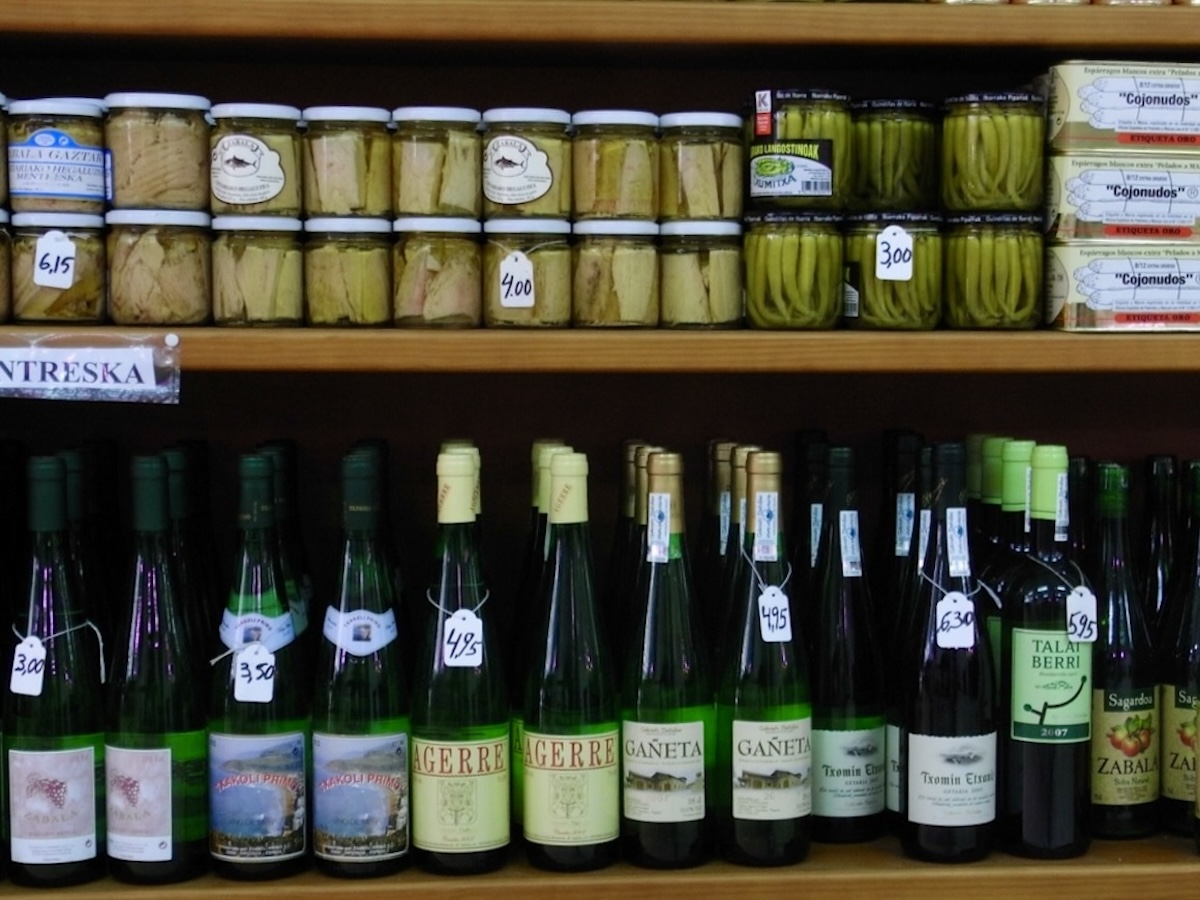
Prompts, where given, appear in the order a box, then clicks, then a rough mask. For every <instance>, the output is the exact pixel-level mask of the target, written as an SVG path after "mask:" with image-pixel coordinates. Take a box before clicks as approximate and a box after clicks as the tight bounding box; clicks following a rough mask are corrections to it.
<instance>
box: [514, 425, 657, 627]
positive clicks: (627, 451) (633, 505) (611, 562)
mask: <svg viewBox="0 0 1200 900" xmlns="http://www.w3.org/2000/svg"><path fill="white" fill-rule="evenodd" d="M645 443H646V442H645V441H644V440H642V439H641V438H626V439H625V440H623V441H622V442H621V471H620V474H619V477H618V479H617V491H618V493H617V522H616V525H615V527H614V528H613V537H612V544H611V545H610V547H609V552H608V569H607V570H606V572H605V579H604V594H603V600H602V602H601V609H603V610H604V617H605V619H606V620H607V621H608V624H609V626H612V625H614V624H615V622H616V621H619V620H620V613H621V610H620V608H619V606H618V605H617V604H618V599H619V598H623V597H624V594H623V592H622V585H623V584H624V583H625V579H626V574H625V573H626V569H627V567H628V566H630V565H632V564H633V561H634V560H636V558H637V537H638V525H637V450H638V447H640V446H642V445H643V444H645ZM534 465H535V466H536V465H537V461H536V460H535V461H534ZM535 503H536V498H535ZM542 535H543V537H544V536H545V531H544V530H543V532H542ZM539 549H544V548H539ZM610 638H611V635H610Z"/></svg>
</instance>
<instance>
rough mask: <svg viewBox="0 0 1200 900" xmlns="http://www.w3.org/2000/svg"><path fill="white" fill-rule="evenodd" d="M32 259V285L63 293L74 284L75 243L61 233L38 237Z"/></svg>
mask: <svg viewBox="0 0 1200 900" xmlns="http://www.w3.org/2000/svg"><path fill="white" fill-rule="evenodd" d="M33 257H34V260H35V265H34V267H33V283H34V284H36V285H38V286H39V287H48V288H58V289H59V290H63V291H65V290H66V289H67V288H69V287H70V286H71V285H73V284H74V283H75V242H74V241H72V240H71V239H70V238H69V237H67V236H66V235H65V234H63V233H62V232H61V231H47V232H46V233H45V234H43V235H42V236H41V237H39V238H38V239H37V246H36V247H34V253H33Z"/></svg>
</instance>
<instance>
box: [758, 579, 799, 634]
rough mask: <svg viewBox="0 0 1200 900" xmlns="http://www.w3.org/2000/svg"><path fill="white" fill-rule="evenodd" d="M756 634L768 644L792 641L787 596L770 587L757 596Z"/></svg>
mask: <svg viewBox="0 0 1200 900" xmlns="http://www.w3.org/2000/svg"><path fill="white" fill-rule="evenodd" d="M758 633H759V634H760V635H762V639H763V640H764V641H766V642H767V643H768V644H780V643H783V642H784V641H790V640H791V639H792V611H791V606H790V604H789V603H788V597H787V594H785V593H784V592H783V591H782V590H781V589H779V588H777V587H775V585H771V586H770V587H769V588H767V589H766V590H764V591H763V592H762V593H761V594H759V595H758Z"/></svg>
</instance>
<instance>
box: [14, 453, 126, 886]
mask: <svg viewBox="0 0 1200 900" xmlns="http://www.w3.org/2000/svg"><path fill="white" fill-rule="evenodd" d="M26 471H27V474H28V480H29V488H28V496H29V518H28V521H29V531H30V550H31V561H30V563H29V567H28V569H27V571H28V573H29V574H28V576H27V578H26V580H25V593H24V598H23V602H22V603H20V604H19V605H18V607H17V609H15V610H14V611H13V613H14V616H13V632H14V634H15V635H16V636H17V637H16V638H15V639H14V640H13V642H12V647H13V649H12V652H11V653H10V654H9V660H10V663H11V664H10V666H9V672H10V678H9V689H8V693H6V694H5V696H4V757H5V759H4V762H5V768H6V771H7V779H8V780H7V785H6V787H7V786H9V785H21V789H20V790H18V791H11V792H10V794H11V796H9V798H8V805H7V806H6V807H5V811H6V816H5V818H4V823H5V838H6V839H7V840H8V843H9V854H10V855H9V863H8V875H9V878H11V879H12V881H13V882H14V883H16V884H20V885H28V886H41V887H61V886H65V885H69V884H80V883H82V882H85V881H91V880H93V879H95V878H99V877H100V876H101V875H103V874H104V854H103V853H102V852H101V851H100V847H102V846H103V844H104V699H103V697H104V688H103V686H102V685H103V680H104V678H103V668H102V666H101V661H100V652H99V640H98V633H97V632H96V631H95V630H94V626H93V625H92V624H91V623H90V622H89V621H88V618H87V616H86V614H85V613H84V610H83V608H82V606H81V605H80V603H79V601H78V599H77V596H76V594H75V581H74V575H73V574H72V570H71V566H70V562H69V559H68V554H67V502H66V478H67V473H66V466H65V465H64V463H63V461H62V459H60V458H58V457H53V456H35V457H32V458H30V460H29V462H28V465H27V468H26Z"/></svg>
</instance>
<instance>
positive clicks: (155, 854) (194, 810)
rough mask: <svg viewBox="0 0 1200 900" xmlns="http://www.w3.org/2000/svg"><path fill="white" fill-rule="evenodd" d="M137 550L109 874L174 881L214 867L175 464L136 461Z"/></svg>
mask: <svg viewBox="0 0 1200 900" xmlns="http://www.w3.org/2000/svg"><path fill="white" fill-rule="evenodd" d="M130 470H131V475H132V479H133V532H134V553H133V564H132V571H131V573H130V577H129V580H128V584H129V593H128V595H127V596H128V602H127V603H126V604H125V610H124V614H123V621H122V625H121V628H120V629H119V630H118V631H117V632H116V634H115V635H114V643H115V644H116V646H115V648H114V650H115V653H114V656H115V660H116V661H115V663H114V665H113V672H112V677H111V679H109V683H108V736H107V739H106V746H105V751H104V761H105V780H106V782H107V785H108V792H107V802H108V860H109V863H108V867H109V871H110V872H111V873H112V875H113V877H114V878H117V879H118V880H120V881H129V882H133V883H135V884H166V883H168V882H174V881H184V880H186V879H189V878H195V877H196V876H198V875H200V874H202V873H203V872H204V871H205V870H206V869H207V868H208V791H207V788H208V734H207V732H206V730H205V729H206V725H207V721H206V717H205V709H204V693H203V691H202V689H201V688H200V682H199V673H200V671H201V670H200V667H199V666H198V665H197V662H196V660H195V658H194V657H193V655H192V654H193V647H194V644H193V642H192V641H191V640H190V638H189V635H188V622H187V619H186V616H185V613H184V606H183V602H184V593H183V591H182V590H181V586H180V584H179V582H178V580H177V578H176V575H177V572H178V570H177V569H175V567H174V566H173V565H172V562H171V548H170V516H169V513H168V500H167V495H168V487H167V462H166V460H165V459H164V458H163V457H161V456H138V457H134V459H133V462H132V465H131V467H130Z"/></svg>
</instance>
